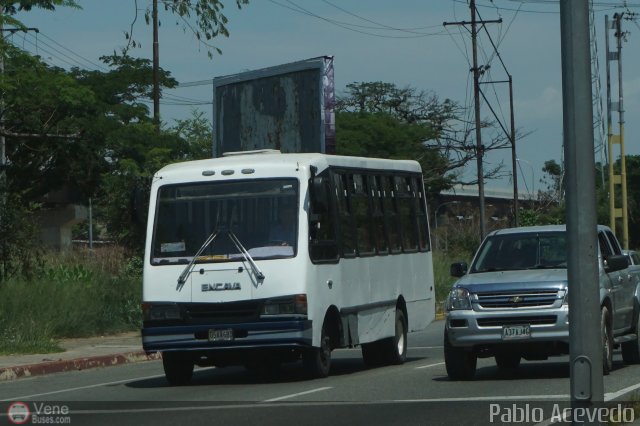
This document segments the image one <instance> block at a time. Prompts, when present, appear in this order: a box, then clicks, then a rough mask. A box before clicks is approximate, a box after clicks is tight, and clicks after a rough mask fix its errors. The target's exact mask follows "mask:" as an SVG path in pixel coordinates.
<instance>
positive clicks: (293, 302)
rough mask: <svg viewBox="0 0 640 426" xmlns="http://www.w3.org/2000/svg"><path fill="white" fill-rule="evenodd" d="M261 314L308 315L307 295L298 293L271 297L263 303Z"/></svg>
mask: <svg viewBox="0 0 640 426" xmlns="http://www.w3.org/2000/svg"><path fill="white" fill-rule="evenodd" d="M260 315H261V316H272V315H307V295H306V294H296V295H294V296H287V297H279V298H277V299H269V300H267V301H265V302H264V304H263V305H262V310H261V312H260Z"/></svg>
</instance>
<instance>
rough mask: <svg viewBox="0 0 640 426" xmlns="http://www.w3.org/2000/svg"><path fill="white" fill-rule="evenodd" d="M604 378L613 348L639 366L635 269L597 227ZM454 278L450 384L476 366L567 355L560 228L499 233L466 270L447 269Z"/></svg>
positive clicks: (639, 279) (448, 306)
mask: <svg viewBox="0 0 640 426" xmlns="http://www.w3.org/2000/svg"><path fill="white" fill-rule="evenodd" d="M598 246H599V249H598V270H599V276H600V306H601V327H600V328H601V330H600V332H601V335H602V341H603V372H604V374H608V373H609V371H610V370H611V367H612V357H613V353H612V352H613V348H614V347H616V346H618V345H621V346H622V357H623V359H624V361H625V362H627V363H638V362H640V343H639V339H638V331H639V330H640V315H639V314H640V269H639V268H638V267H633V266H629V258H628V257H627V256H626V255H625V254H623V252H622V250H621V247H620V244H619V243H618V240H617V239H616V237H615V235H614V234H613V232H611V230H610V229H609V228H607V227H606V226H598ZM451 275H452V276H455V277H459V280H458V281H457V282H456V283H455V284H454V285H453V287H452V289H451V292H450V293H449V295H448V297H447V300H446V301H445V311H446V324H445V331H444V355H445V364H446V368H447V374H448V375H449V377H450V378H451V379H453V380H471V379H472V378H473V376H474V375H475V371H476V362H477V359H478V358H479V357H480V358H485V357H491V356H493V357H495V360H496V364H497V365H498V368H501V369H513V368H516V367H517V366H518V365H519V364H520V360H521V359H522V358H524V359H526V360H543V359H547V358H548V357H549V356H552V355H564V354H568V353H569V306H568V300H569V299H568V292H569V291H571V289H570V288H568V285H567V235H566V227H565V226H564V225H551V226H532V227H523V228H511V229H501V230H498V231H494V232H492V233H490V234H489V235H488V236H487V237H486V238H485V240H484V241H483V242H482V244H481V245H480V248H479V249H478V251H477V253H476V255H475V256H474V259H473V261H472V263H471V267H470V268H468V267H467V264H466V263H464V262H458V263H454V264H452V265H451Z"/></svg>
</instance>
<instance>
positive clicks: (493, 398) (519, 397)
mask: <svg viewBox="0 0 640 426" xmlns="http://www.w3.org/2000/svg"><path fill="white" fill-rule="evenodd" d="M563 398H564V399H566V398H569V394H566V395H507V396H505V395H496V396H475V397H474V396H470V397H459V398H424V399H393V400H388V401H377V402H378V403H396V402H461V401H500V400H507V401H511V400H516V401H518V400H519V401H527V400H531V399H556V400H558V399H563Z"/></svg>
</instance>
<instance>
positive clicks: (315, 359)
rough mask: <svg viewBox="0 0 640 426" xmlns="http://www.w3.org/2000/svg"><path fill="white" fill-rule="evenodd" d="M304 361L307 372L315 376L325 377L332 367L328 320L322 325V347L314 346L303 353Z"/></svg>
mask: <svg viewBox="0 0 640 426" xmlns="http://www.w3.org/2000/svg"><path fill="white" fill-rule="evenodd" d="M302 363H303V365H304V368H305V370H306V372H307V373H308V374H309V376H311V377H313V378H324V377H327V376H328V375H329V370H330V369H331V338H330V337H329V333H327V326H326V322H325V324H323V325H322V333H321V336H320V347H319V348H316V347H312V348H309V349H307V350H305V352H304V353H303V354H302Z"/></svg>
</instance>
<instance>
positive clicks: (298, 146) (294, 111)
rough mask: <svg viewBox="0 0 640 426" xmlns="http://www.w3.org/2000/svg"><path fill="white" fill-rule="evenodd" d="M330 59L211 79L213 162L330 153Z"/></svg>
mask: <svg viewBox="0 0 640 426" xmlns="http://www.w3.org/2000/svg"><path fill="white" fill-rule="evenodd" d="M334 103H335V85H334V78H333V57H332V56H322V57H318V58H312V59H307V60H304V61H299V62H293V63H289V64H283V65H277V66H274V67H269V68H263V69H259V70H254V71H247V72H242V73H239V74H233V75H229V76H224V77H217V78H214V79H213V123H214V133H213V134H214V141H213V156H214V157H220V156H222V154H223V153H225V152H235V151H251V150H257V149H279V150H280V151H282V152H322V153H327V154H334V153H335V116H334Z"/></svg>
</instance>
